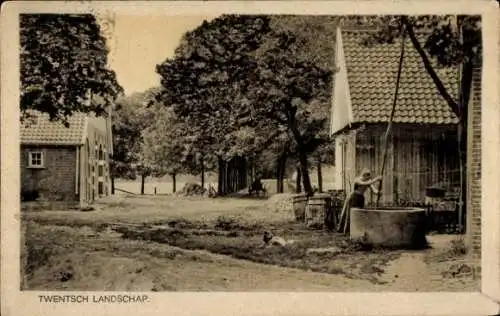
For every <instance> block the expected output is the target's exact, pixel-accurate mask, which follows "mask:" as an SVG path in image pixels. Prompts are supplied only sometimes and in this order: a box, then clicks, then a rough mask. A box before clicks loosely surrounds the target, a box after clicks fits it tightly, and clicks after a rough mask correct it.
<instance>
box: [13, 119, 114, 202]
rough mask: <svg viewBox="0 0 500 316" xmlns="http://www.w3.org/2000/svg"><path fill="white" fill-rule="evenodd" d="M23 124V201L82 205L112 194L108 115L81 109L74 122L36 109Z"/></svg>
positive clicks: (110, 143)
mask: <svg viewBox="0 0 500 316" xmlns="http://www.w3.org/2000/svg"><path fill="white" fill-rule="evenodd" d="M30 117H31V118H29V119H28V120H27V121H26V122H23V123H22V124H21V199H22V200H23V201H25V202H39V203H42V204H43V203H44V202H45V203H47V202H50V203H54V202H59V203H60V204H62V205H65V206H67V205H72V206H82V205H87V204H91V203H92V202H93V201H95V200H97V199H99V197H102V196H106V195H108V194H110V166H109V161H110V157H111V156H112V154H113V146H112V135H111V121H110V118H109V116H108V117H95V116H93V115H88V114H83V113H75V114H73V115H72V116H71V117H70V118H69V126H68V127H66V126H64V125H63V124H62V123H61V122H58V121H50V120H49V117H48V115H47V114H43V113H40V112H37V111H32V112H30Z"/></svg>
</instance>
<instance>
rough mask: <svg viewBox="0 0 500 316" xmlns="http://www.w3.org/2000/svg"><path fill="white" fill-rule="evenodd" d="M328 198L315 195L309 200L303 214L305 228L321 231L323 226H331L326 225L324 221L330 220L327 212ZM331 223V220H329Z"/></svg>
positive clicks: (325, 195)
mask: <svg viewBox="0 0 500 316" xmlns="http://www.w3.org/2000/svg"><path fill="white" fill-rule="evenodd" d="M330 200H331V199H330V196H329V195H328V194H317V195H314V196H312V197H311V198H309V201H308V203H307V207H306V213H305V222H306V227H307V228H317V229H322V228H323V227H325V226H333V225H332V224H331V223H328V224H327V225H325V224H326V223H325V222H326V219H327V218H329V219H331V218H332V217H331V216H328V215H329V212H328V210H329V209H330V207H329V205H330ZM331 221H333V219H331Z"/></svg>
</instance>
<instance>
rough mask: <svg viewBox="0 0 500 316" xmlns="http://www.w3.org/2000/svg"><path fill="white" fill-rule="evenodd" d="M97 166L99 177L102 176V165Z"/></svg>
mask: <svg viewBox="0 0 500 316" xmlns="http://www.w3.org/2000/svg"><path fill="white" fill-rule="evenodd" d="M97 168H98V169H97V172H98V175H99V177H102V176H103V175H104V166H102V165H100V166H98V167H97Z"/></svg>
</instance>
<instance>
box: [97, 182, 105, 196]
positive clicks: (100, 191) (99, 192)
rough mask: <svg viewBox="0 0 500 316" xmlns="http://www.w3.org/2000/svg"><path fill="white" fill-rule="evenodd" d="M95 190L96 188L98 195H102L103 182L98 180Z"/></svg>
mask: <svg viewBox="0 0 500 316" xmlns="http://www.w3.org/2000/svg"><path fill="white" fill-rule="evenodd" d="M97 190H98V194H99V195H103V194H104V184H103V183H102V182H100V181H99V183H98V184H97Z"/></svg>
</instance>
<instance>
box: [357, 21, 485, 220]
mask: <svg viewBox="0 0 500 316" xmlns="http://www.w3.org/2000/svg"><path fill="white" fill-rule="evenodd" d="M369 21H370V22H371V23H374V24H375V26H376V28H378V32H376V33H375V34H373V36H371V37H370V38H368V39H367V44H372V43H373V42H377V43H384V42H392V41H394V39H395V38H396V37H398V36H400V32H401V30H402V29H403V28H401V26H404V30H405V31H406V32H407V34H408V36H409V38H410V41H411V43H412V44H413V47H414V48H415V49H416V51H417V52H418V54H419V56H420V58H421V59H422V62H423V64H424V67H425V70H426V71H427V73H428V74H429V76H430V77H431V78H432V80H433V82H434V84H435V86H436V89H437V91H438V92H439V94H440V95H441V96H442V97H443V98H444V100H446V102H447V103H448V105H449V107H450V109H451V110H452V111H453V113H455V115H456V116H457V118H458V120H459V124H458V130H457V135H458V143H459V158H460V168H461V172H460V177H461V180H460V182H461V191H462V193H461V201H460V202H461V203H460V204H461V205H460V210H461V213H463V207H464V203H465V201H466V192H467V182H466V181H465V179H466V176H467V175H466V169H465V167H464V166H465V165H466V163H467V154H466V153H467V114H468V103H469V97H470V94H471V90H472V77H473V70H474V67H476V66H480V65H481V61H482V59H481V56H482V39H481V17H480V16H472V15H459V16H417V17H414V16H386V17H382V18H381V17H371V18H370V19H369ZM420 32H423V34H424V41H423V43H422V42H421V39H420V38H419V33H420ZM432 61H434V63H433V62H432ZM437 67H458V68H459V69H460V84H459V91H450V90H449V89H447V88H446V87H445V85H444V84H443V82H442V80H441V79H440V78H439V76H438V74H437V72H436V68H437ZM455 95H458V97H457V98H456V99H455V97H454V96H455ZM459 218H460V219H459V223H460V224H461V221H462V215H460V216H459Z"/></svg>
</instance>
